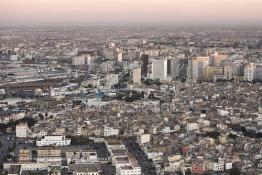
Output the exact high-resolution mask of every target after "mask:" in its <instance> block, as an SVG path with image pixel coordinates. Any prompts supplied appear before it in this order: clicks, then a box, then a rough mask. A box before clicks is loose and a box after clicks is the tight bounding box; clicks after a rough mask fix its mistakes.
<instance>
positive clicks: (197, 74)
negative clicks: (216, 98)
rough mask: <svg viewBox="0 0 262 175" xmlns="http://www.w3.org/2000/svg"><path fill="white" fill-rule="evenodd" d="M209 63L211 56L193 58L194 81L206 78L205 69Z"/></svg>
mask: <svg viewBox="0 0 262 175" xmlns="http://www.w3.org/2000/svg"><path fill="white" fill-rule="evenodd" d="M208 64H209V57H196V58H194V59H193V60H192V79H193V80H194V81H196V80H198V79H203V78H204V69H205V67H207V66H208Z"/></svg>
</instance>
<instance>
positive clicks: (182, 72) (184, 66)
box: [170, 58, 188, 78]
mask: <svg viewBox="0 0 262 175" xmlns="http://www.w3.org/2000/svg"><path fill="white" fill-rule="evenodd" d="M187 72H188V59H186V58H176V59H171V60H170V76H171V77H181V78H186V77H187Z"/></svg>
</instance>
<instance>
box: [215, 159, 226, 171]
mask: <svg viewBox="0 0 262 175" xmlns="http://www.w3.org/2000/svg"><path fill="white" fill-rule="evenodd" d="M224 169H225V162H224V160H223V159H219V160H218V162H216V163H214V164H213V171H224Z"/></svg>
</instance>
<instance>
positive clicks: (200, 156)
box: [0, 27, 262, 175]
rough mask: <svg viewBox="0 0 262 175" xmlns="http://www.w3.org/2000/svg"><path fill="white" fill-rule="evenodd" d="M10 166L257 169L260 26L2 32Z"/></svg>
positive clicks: (4, 155) (99, 170) (0, 124)
mask: <svg viewBox="0 0 262 175" xmlns="http://www.w3.org/2000/svg"><path fill="white" fill-rule="evenodd" d="M0 57H1V61H0V66H1V69H0V94H1V95H0V98H1V101H0V104H1V106H0V134H1V135H0V139H1V140H0V141H1V142H0V163H1V167H0V170H1V172H2V173H3V174H9V175H19V174H23V175H24V174H30V175H31V174H34V175H36V174H37V175H38V174H39V175H40V174H43V175H44V174H51V175H59V174H62V175H66V174H73V175H100V174H101V175H102V174H103V175H110V174H116V175H141V174H143V175H164V174H165V175H172V174H174V175H175V174H177V175H179V174H183V175H188V174H219V175H223V174H230V175H237V174H247V175H249V174H250V175H256V174H261V173H262V146H261V138H262V105H261V101H262V99H261V97H262V86H261V82H262V28H259V27H257V28H210V29H208V28H207V29H206V28H193V29H192V28H183V29H182V28H174V27H67V28H58V27H57V28H55V27H53V28H2V29H1V30H0Z"/></svg>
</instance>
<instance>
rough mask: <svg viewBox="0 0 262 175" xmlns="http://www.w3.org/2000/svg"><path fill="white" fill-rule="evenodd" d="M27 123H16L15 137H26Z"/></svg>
mask: <svg viewBox="0 0 262 175" xmlns="http://www.w3.org/2000/svg"><path fill="white" fill-rule="evenodd" d="M28 131H29V128H28V125H27V123H20V124H18V125H16V132H15V133H16V137H18V138H26V137H28Z"/></svg>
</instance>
